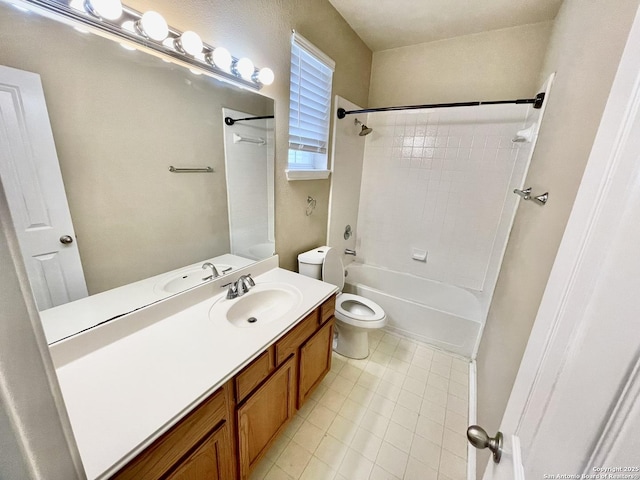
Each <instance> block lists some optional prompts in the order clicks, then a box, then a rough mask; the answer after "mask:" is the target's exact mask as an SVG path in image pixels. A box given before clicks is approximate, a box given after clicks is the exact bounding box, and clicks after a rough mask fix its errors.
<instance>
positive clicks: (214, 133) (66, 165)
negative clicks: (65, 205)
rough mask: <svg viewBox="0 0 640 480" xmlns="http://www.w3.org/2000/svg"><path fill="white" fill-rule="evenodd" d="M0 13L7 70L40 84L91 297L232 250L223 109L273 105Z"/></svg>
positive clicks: (105, 43) (1, 59)
mask: <svg viewBox="0 0 640 480" xmlns="http://www.w3.org/2000/svg"><path fill="white" fill-rule="evenodd" d="M0 9H1V10H2V11H1V12H0V13H1V15H0V32H1V33H0V42H1V43H2V45H3V48H2V50H1V51H0V64H3V65H8V66H11V67H14V68H19V69H22V70H27V71H32V72H36V73H39V74H40V76H41V79H42V83H43V87H44V91H45V97H46V100H47V107H48V110H49V116H50V121H51V125H52V129H53V133H54V137H55V141H56V148H57V151H58V157H59V160H60V166H61V170H62V173H63V178H64V182H65V188H66V191H67V196H68V200H69V206H70V210H71V215H72V218H73V221H74V226H75V230H76V234H77V236H78V246H79V248H80V255H81V258H82V261H83V266H84V271H85V275H86V279H87V286H88V288H89V292H90V293H98V292H101V291H104V290H107V289H110V288H114V287H117V286H120V285H123V284H127V283H130V282H133V281H137V280H140V279H143V278H146V277H149V276H152V275H156V274H159V273H162V272H165V271H168V270H172V269H175V268H179V267H181V266H184V265H188V264H191V263H193V262H196V261H200V260H201V259H203V258H209V257H212V256H215V255H219V254H222V253H226V252H229V229H228V218H227V199H226V185H225V173H224V158H223V149H222V140H223V137H222V135H223V133H222V132H223V124H222V119H221V118H220V114H219V112H220V111H221V108H222V105H223V104H224V105H225V106H233V107H235V108H241V109H243V110H246V111H251V112H254V114H258V115H259V114H263V113H264V112H265V110H266V111H268V113H272V110H271V109H272V101H271V100H270V99H266V98H265V97H261V96H259V95H255V94H251V93H249V92H241V93H238V92H239V90H237V89H234V88H231V87H229V86H225V85H221V84H219V83H217V82H215V85H214V81H213V80H211V79H209V78H207V77H198V76H195V75H193V74H191V73H189V72H188V70H186V69H184V68H181V67H177V66H175V65H173V64H167V63H164V62H162V61H161V60H160V59H158V58H155V57H152V56H150V55H146V54H143V53H141V52H137V51H136V52H131V51H127V50H124V49H123V48H121V47H120V46H119V45H118V44H117V43H115V42H112V41H109V40H105V39H102V38H100V37H97V36H94V35H86V34H82V33H79V32H77V31H75V30H73V29H72V28H70V27H68V26H65V25H62V24H58V23H56V22H54V21H51V20H47V19H42V18H39V17H37V16H36V15H33V14H31V15H25V14H24V13H22V12H18V11H17V10H15V9H12V8H11V7H9V6H7V5H0ZM36 35H37V38H36ZM71 47H72V49H71ZM216 112H218V113H216ZM169 165H174V166H187V167H194V166H212V167H213V168H214V169H215V173H213V174H172V173H169V171H168V167H169Z"/></svg>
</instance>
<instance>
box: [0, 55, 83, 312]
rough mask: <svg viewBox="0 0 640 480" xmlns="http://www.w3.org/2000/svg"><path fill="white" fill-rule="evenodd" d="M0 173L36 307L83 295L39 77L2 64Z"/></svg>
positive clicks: (60, 177)
mask: <svg viewBox="0 0 640 480" xmlns="http://www.w3.org/2000/svg"><path fill="white" fill-rule="evenodd" d="M0 178H2V184H3V185H4V188H5V191H6V195H7V201H8V203H9V209H10V210H11V216H12V218H13V224H14V226H15V229H16V231H17V234H18V241H19V243H20V249H21V251H22V256H23V258H24V263H25V265H26V267H27V273H28V275H29V281H30V283H31V288H32V289H33V293H34V297H35V299H36V304H37V306H38V309H39V310H44V309H46V308H50V307H54V306H56V305H60V304H63V303H66V302H69V301H71V300H77V299H79V298H82V297H86V296H87V286H86V283H85V279H84V273H83V271H82V264H81V263H80V255H79V254H78V245H77V241H76V238H75V233H74V230H73V224H72V223H71V215H70V213H69V206H68V204H67V197H66V194H65V191H64V184H63V183H62V175H61V173H60V165H59V164H58V156H57V154H56V148H55V144H54V141H53V134H52V132H51V125H50V124H49V115H48V113H47V106H46V103H45V99H44V92H43V90H42V84H41V83H40V76H39V75H37V74H35V73H30V72H24V71H21V70H16V69H14V68H9V67H4V66H0Z"/></svg>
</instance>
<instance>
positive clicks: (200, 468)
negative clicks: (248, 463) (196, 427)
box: [166, 423, 233, 480]
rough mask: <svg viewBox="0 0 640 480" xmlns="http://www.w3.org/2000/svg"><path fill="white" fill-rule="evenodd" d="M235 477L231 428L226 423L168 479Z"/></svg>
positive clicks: (201, 479) (167, 478) (207, 479)
mask: <svg viewBox="0 0 640 480" xmlns="http://www.w3.org/2000/svg"><path fill="white" fill-rule="evenodd" d="M231 478H233V458H232V455H231V438H230V436H229V428H228V427H227V424H226V423H224V424H222V426H220V427H219V428H218V429H217V430H216V431H215V432H213V433H212V434H211V435H210V436H209V437H208V438H207V439H206V440H205V441H204V442H203V443H202V444H201V445H200V446H199V447H198V448H197V449H196V450H195V451H194V452H193V453H192V454H191V455H189V456H188V457H187V458H186V459H184V460H183V461H182V462H180V465H179V466H178V468H177V469H176V470H174V471H173V473H171V474H170V475H169V476H168V477H166V480H203V479H206V480H228V479H231Z"/></svg>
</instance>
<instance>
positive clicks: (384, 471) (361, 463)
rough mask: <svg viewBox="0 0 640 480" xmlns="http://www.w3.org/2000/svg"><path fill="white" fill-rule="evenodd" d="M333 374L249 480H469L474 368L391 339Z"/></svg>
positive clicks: (335, 367)
mask: <svg viewBox="0 0 640 480" xmlns="http://www.w3.org/2000/svg"><path fill="white" fill-rule="evenodd" d="M369 343H370V349H371V353H370V355H369V358H367V359H365V360H351V359H346V358H345V357H342V356H340V355H338V354H336V353H334V354H333V355H334V356H333V363H332V367H331V372H329V373H328V374H327V376H326V377H325V379H324V380H323V382H322V383H321V384H320V385H319V386H318V388H317V389H316V391H315V392H314V393H313V395H312V396H311V398H310V399H309V400H308V402H307V403H306V404H305V405H304V407H303V408H302V409H301V410H300V411H299V412H298V413H297V415H296V416H295V417H294V418H293V419H292V421H291V422H290V424H289V425H288V426H287V428H286V429H285V431H284V432H283V434H282V435H281V436H280V438H279V439H278V440H277V441H276V442H275V444H274V445H273V446H272V447H271V449H270V450H269V452H267V454H266V456H265V458H264V459H263V460H262V461H261V463H260V464H259V465H258V466H257V467H256V470H255V471H254V473H253V474H252V476H251V480H263V479H264V480H291V479H294V480H297V479H300V480H329V479H336V480H366V479H370V480H397V479H404V480H466V469H467V460H466V459H467V442H466V437H465V432H466V428H467V413H468V384H469V381H468V367H469V364H468V362H467V361H465V360H464V359H462V358H460V357H456V356H455V355H451V354H447V353H444V352H442V351H439V350H437V349H434V348H431V347H429V346H427V345H424V344H421V343H418V342H414V341H412V340H408V339H405V338H401V337H397V336H394V335H391V334H389V333H384V332H380V331H377V332H373V334H370V335H369Z"/></svg>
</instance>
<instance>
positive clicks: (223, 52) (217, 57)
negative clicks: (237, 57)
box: [211, 47, 233, 72]
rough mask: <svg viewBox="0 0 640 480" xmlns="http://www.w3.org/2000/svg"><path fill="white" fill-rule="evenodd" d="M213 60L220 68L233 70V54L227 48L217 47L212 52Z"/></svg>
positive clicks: (226, 70) (227, 70) (228, 70)
mask: <svg viewBox="0 0 640 480" xmlns="http://www.w3.org/2000/svg"><path fill="white" fill-rule="evenodd" d="M211 60H213V63H214V65H215V66H216V67H218V68H219V69H220V70H224V71H225V72H231V62H233V58H231V54H230V53H229V50H227V49H226V48H224V47H218V48H216V49H215V50H214V51H213V53H212V54H211Z"/></svg>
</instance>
